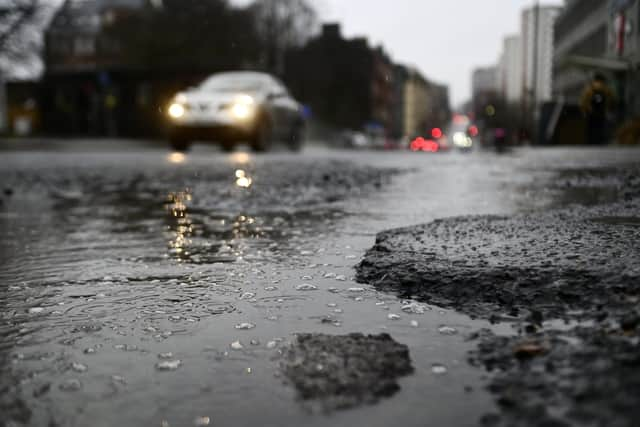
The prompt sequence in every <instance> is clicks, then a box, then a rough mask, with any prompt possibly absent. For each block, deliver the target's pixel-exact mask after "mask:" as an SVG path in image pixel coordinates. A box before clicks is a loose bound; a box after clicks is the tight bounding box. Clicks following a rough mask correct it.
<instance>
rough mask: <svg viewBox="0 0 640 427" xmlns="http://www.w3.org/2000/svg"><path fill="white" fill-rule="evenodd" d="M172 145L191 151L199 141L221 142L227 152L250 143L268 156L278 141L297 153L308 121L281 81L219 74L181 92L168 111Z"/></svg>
mask: <svg viewBox="0 0 640 427" xmlns="http://www.w3.org/2000/svg"><path fill="white" fill-rule="evenodd" d="M167 115H168V118H169V121H170V123H169V142H170V144H171V147H172V148H173V149H174V150H178V151H185V150H187V149H188V148H189V146H190V144H191V143H192V142H193V141H215V142H218V143H220V144H221V146H222V148H223V150H225V151H230V150H233V148H234V147H235V145H236V144H237V143H239V142H248V143H249V145H250V146H251V148H252V149H253V150H254V151H267V150H269V149H270V148H271V146H272V144H273V142H274V141H283V142H285V144H286V145H287V147H289V148H290V149H291V150H298V149H300V147H301V146H302V144H303V138H304V127H305V120H304V117H303V111H302V108H301V106H300V104H299V103H298V102H297V101H296V100H295V99H293V97H292V96H291V95H290V94H289V91H288V90H287V88H286V87H285V86H284V85H283V84H282V83H281V82H280V81H279V80H278V79H276V78H275V77H273V76H271V75H269V74H266V73H259V72H247V71H238V72H225V73H219V74H214V75H212V76H210V77H209V78H207V79H206V80H204V82H202V83H201V84H200V85H198V86H197V87H194V88H190V89H188V90H186V91H184V92H180V93H178V94H177V95H176V96H175V97H174V98H173V100H172V101H171V102H170V104H169V106H168V108H167Z"/></svg>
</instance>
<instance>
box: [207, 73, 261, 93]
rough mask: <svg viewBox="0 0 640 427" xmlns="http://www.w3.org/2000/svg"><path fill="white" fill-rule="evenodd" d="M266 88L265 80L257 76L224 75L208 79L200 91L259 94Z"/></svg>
mask: <svg viewBox="0 0 640 427" xmlns="http://www.w3.org/2000/svg"><path fill="white" fill-rule="evenodd" d="M265 86H266V82H265V80H264V78H260V77H258V76H255V75H243V74H224V75H219V76H213V77H210V78H208V79H206V80H205V81H204V82H202V84H201V85H200V86H199V89H201V90H203V91H206V92H259V91H261V90H264V88H265Z"/></svg>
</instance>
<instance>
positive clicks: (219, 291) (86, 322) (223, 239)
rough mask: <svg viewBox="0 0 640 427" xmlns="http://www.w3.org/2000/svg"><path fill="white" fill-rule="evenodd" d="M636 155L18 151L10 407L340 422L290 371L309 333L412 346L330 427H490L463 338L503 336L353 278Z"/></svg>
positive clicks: (106, 421) (2, 371) (1, 344)
mask: <svg viewBox="0 0 640 427" xmlns="http://www.w3.org/2000/svg"><path fill="white" fill-rule="evenodd" d="M632 153H633V154H632V155H629V154H628V153H627V154H626V155H620V154H619V153H617V152H613V151H612V152H604V153H603V152H598V151H593V152H578V154H576V155H571V156H568V155H566V154H563V153H562V152H557V151H524V152H516V153H512V154H510V155H509V156H505V157H495V156H493V155H488V154H481V153H478V154H474V155H465V156H457V155H454V154H452V155H447V156H441V157H437V158H435V157H429V158H427V157H416V156H414V155H411V154H412V153H397V154H393V155H388V154H378V153H356V154H351V153H332V152H325V151H322V150H318V151H312V152H309V153H305V154H304V155H303V156H301V157H298V156H295V155H289V154H272V155H266V156H259V157H255V156H253V155H250V154H248V153H242V152H239V153H234V154H231V155H225V156H222V155H220V154H218V153H216V152H207V151H203V152H197V151H196V152H195V153H194V154H190V155H184V154H182V153H170V154H167V153H166V152H164V151H162V150H157V151H140V152H136V151H133V152H131V153H127V154H123V153H101V154H99V155H98V154H93V153H83V152H78V153H75V154H72V153H65V154H61V153H42V152H37V151H36V152H9V153H3V157H2V158H1V159H0V181H1V182H2V183H3V184H2V185H3V186H4V187H5V188H7V189H10V190H11V193H12V194H11V195H8V194H6V193H5V195H3V197H2V204H1V205H0V233H1V235H2V241H1V243H0V263H1V264H0V267H1V268H0V287H1V288H2V291H1V292H0V307H2V309H1V314H0V316H1V317H0V320H1V322H2V323H1V326H0V384H1V386H0V414H3V415H2V416H3V417H4V418H3V421H4V422H5V423H6V422H7V421H8V420H11V421H13V422H15V423H16V424H17V425H34V426H35V425H47V424H52V425H56V424H57V425H78V426H80V425H94V426H102V425H104V426H107V425H115V424H122V425H149V424H150V425H163V424H162V423H163V422H164V423H166V424H165V425H171V426H174V425H194V423H195V422H196V421H197V420H200V421H198V422H201V423H204V420H205V419H209V420H210V422H211V424H212V425H229V424H233V425H239V426H242V425H274V426H275V425H303V424H304V425H325V424H326V422H327V419H326V418H325V417H326V416H325V415H312V414H309V412H308V411H307V408H305V406H304V405H301V404H300V403H299V401H298V399H297V398H298V397H299V395H298V393H299V390H296V388H295V387H291V386H290V385H286V384H284V382H285V378H284V377H283V371H282V370H281V367H280V365H279V361H280V360H282V358H283V354H290V353H288V352H289V349H291V348H295V347H291V346H292V345H295V342H296V339H295V336H294V334H295V333H314V334H317V333H321V334H325V335H331V336H333V335H335V336H348V334H349V333H351V332H358V333H362V334H373V335H374V336H377V335H379V334H380V333H388V334H389V336H390V337H391V338H392V339H393V340H394V342H396V343H398V345H400V346H406V348H407V349H408V354H410V355H411V356H410V362H411V366H412V367H413V373H412V374H411V375H406V376H405V373H408V370H407V369H404V368H403V369H401V370H400V371H402V372H404V373H403V374H401V375H400V374H399V375H398V376H397V377H395V376H394V378H393V381H392V382H391V384H397V386H398V389H397V390H395V391H394V393H383V394H381V395H380V396H384V398H382V399H380V400H379V401H378V402H377V403H376V404H375V405H371V406H367V405H365V406H357V405H356V406H355V407H353V408H352V409H350V410H348V411H338V412H332V413H331V415H329V416H330V417H331V424H332V425H336V426H340V425H345V426H346V425H353V424H361V423H360V421H361V420H362V419H365V418H366V419H367V420H368V423H369V424H370V425H373V426H375V425H380V426H382V425H389V424H390V423H392V422H393V423H396V422H401V423H403V424H405V425H423V424H424V419H425V416H426V414H428V416H429V419H430V420H433V423H434V425H446V424H455V425H476V424H477V417H476V416H475V415H477V416H479V415H481V414H482V413H483V412H484V411H485V410H486V409H487V408H488V407H490V406H491V405H492V403H491V397H490V396H488V395H487V394H486V393H484V392H482V391H481V385H482V379H481V376H482V372H480V371H478V370H475V369H474V368H472V367H470V366H468V365H467V364H466V363H465V358H466V354H467V351H468V350H469V349H470V344H468V343H466V342H465V340H464V337H465V335H466V334H468V333H469V332H471V331H473V330H475V329H477V328H479V327H485V326H486V327H489V326H490V325H488V324H487V323H486V322H482V321H471V320H470V319H469V318H467V317H466V316H463V315H459V314H456V313H455V312H452V311H450V310H443V309H440V308H438V307H434V306H429V305H424V304H420V303H417V302H415V301H405V300H403V299H401V298H398V297H397V296H394V295H391V294H387V293H384V292H379V291H376V290H375V289H374V288H373V287H372V286H369V285H363V284H358V283H356V282H355V281H354V279H353V276H354V274H355V272H354V270H353V266H354V265H355V264H357V263H358V261H359V260H360V258H361V256H362V255H363V253H364V251H365V250H366V249H367V248H368V247H370V246H371V244H372V242H373V239H374V236H375V233H377V232H378V231H380V230H382V229H386V228H390V227H395V226H403V225H409V224H412V223H417V222H427V221H429V220H432V219H435V218H438V217H447V216H452V215H462V214H470V213H494V214H501V213H511V212H516V211H522V210H530V209H545V208H547V207H549V206H553V205H557V204H563V203H573V202H574V201H573V200H569V199H565V198H563V194H565V192H564V191H563V187H564V186H566V185H565V181H566V180H567V179H569V180H573V179H574V178H573V177H575V174H571V173H570V172H563V171H567V170H569V171H571V170H573V169H577V168H581V167H583V166H584V167H586V166H589V167H602V168H607V167H611V166H612V165H616V164H619V163H620V162H622V161H624V159H625V158H626V159H630V158H631V157H633V156H635V157H638V154H637V153H636V152H632ZM563 173H569V175H570V177H571V178H566V179H565V178H564V177H563V175H562V174H563ZM569 175H567V176H569ZM559 177H560V178H559ZM605 181H606V180H605ZM605 181H603V182H602V183H600V184H598V186H597V188H596V189H595V190H593V191H588V190H585V193H586V194H587V195H586V196H585V197H586V198H588V197H600V196H594V194H596V193H597V194H605V193H606V192H607V191H613V190H612V189H611V186H609V185H608V184H607V183H606V182H605ZM572 182H573V181H572ZM574 184H575V185H580V182H579V181H575V182H574ZM589 185H591V186H592V183H590V184H589ZM452 200H455V203H452V202H451V201H452ZM500 327H501V326H497V328H500ZM503 328H505V330H506V331H507V333H508V332H509V327H508V326H504V327H503ZM394 348H395V347H394ZM403 348H404V347H403ZM332 363H333V362H332ZM285 373H286V372H285ZM364 400H367V399H364ZM376 400H377V399H376ZM416 408H418V409H416ZM461 408H464V413H465V417H463V418H461V417H460V410H461ZM474 414H475V415H474ZM200 425H205V424H200Z"/></svg>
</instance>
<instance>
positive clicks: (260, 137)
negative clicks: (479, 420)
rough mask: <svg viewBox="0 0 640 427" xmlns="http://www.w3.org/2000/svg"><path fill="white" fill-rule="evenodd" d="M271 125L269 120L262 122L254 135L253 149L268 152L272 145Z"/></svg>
mask: <svg viewBox="0 0 640 427" xmlns="http://www.w3.org/2000/svg"><path fill="white" fill-rule="evenodd" d="M272 137H273V135H272V131H271V124H270V123H269V122H268V121H267V120H261V121H260V122H259V123H258V126H257V128H256V130H255V133H254V135H253V139H252V141H251V148H252V149H253V150H254V151H257V152H264V151H268V150H269V149H270V148H271V143H272Z"/></svg>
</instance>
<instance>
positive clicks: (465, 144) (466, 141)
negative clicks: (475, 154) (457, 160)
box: [453, 132, 473, 148]
mask: <svg viewBox="0 0 640 427" xmlns="http://www.w3.org/2000/svg"><path fill="white" fill-rule="evenodd" d="M453 143H454V144H455V146H456V147H462V148H469V147H471V146H472V145H473V140H472V139H471V138H469V137H468V136H467V134H465V133H464V132H456V133H454V134H453Z"/></svg>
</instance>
